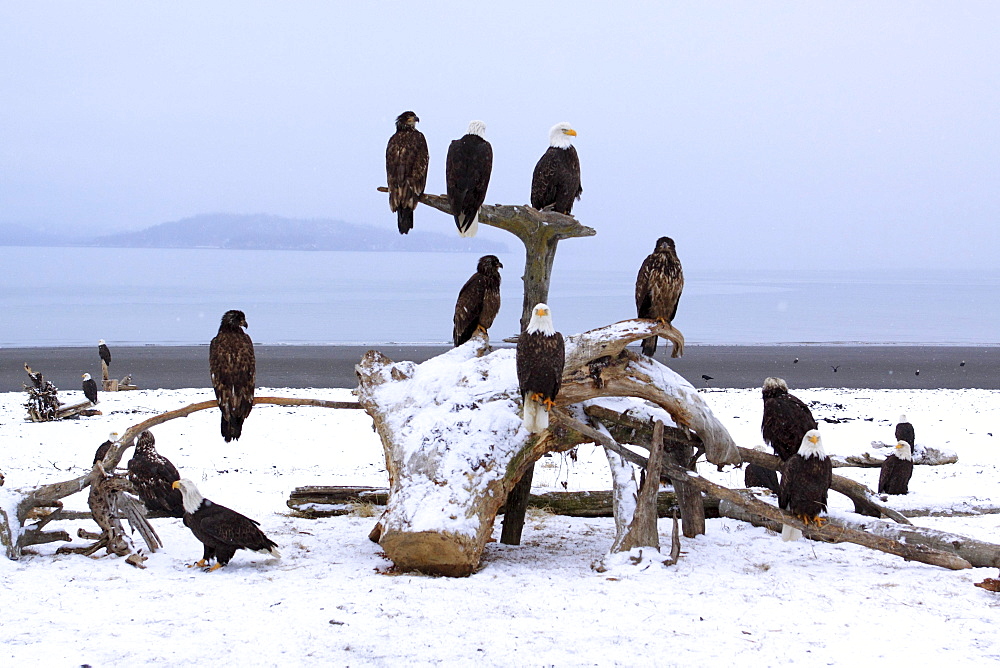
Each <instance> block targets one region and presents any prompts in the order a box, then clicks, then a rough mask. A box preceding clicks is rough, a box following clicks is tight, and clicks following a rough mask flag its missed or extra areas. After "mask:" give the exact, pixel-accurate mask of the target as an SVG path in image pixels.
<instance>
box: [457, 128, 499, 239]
mask: <svg viewBox="0 0 1000 668" xmlns="http://www.w3.org/2000/svg"><path fill="white" fill-rule="evenodd" d="M485 134H486V124H485V123H483V122H482V121H472V122H471V123H469V132H468V133H467V134H466V135H465V136H464V137H462V138H461V139H456V140H455V141H453V142H451V145H449V146H448V158H447V161H446V164H445V183H446V185H447V195H448V204H449V205H450V206H451V211H452V213H453V214H454V216H455V226H456V227H458V234H459V235H460V236H463V237H474V236H476V231H477V230H478V229H479V208H480V207H481V206H482V205H483V202H485V201H486V191H487V189H488V188H489V185H490V175H491V174H492V173H493V147H492V146H491V145H490V143H489V142H488V141H486V138H485Z"/></svg>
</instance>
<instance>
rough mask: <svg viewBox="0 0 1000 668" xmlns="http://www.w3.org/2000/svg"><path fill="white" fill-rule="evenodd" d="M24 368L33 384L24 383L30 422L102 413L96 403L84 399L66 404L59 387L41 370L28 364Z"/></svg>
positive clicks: (25, 404)
mask: <svg viewBox="0 0 1000 668" xmlns="http://www.w3.org/2000/svg"><path fill="white" fill-rule="evenodd" d="M24 370H25V371H26V372H27V373H28V378H30V379H31V385H23V387H24V391H25V392H27V393H28V401H26V402H25V403H24V407H25V408H26V409H27V411H28V417H27V419H28V421H30V422H51V421H52V420H66V419H68V418H74V417H79V416H81V415H101V411H100V410H98V409H96V408H94V407H93V406H94V404H92V403H90V402H89V401H83V402H80V403H78V404H73V405H72V406H65V405H63V403H62V402H61V401H60V400H59V389H58V388H57V387H56V386H55V385H53V384H52V383H51V382H50V381H48V380H45V377H44V376H42V374H41V372H39V371H34V370H33V369H32V368H31V367H30V366H28V365H27V364H25V365H24Z"/></svg>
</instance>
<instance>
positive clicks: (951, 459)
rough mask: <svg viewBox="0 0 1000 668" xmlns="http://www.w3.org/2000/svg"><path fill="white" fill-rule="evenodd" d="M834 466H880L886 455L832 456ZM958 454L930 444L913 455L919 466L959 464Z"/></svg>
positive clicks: (916, 464) (881, 445)
mask: <svg viewBox="0 0 1000 668" xmlns="http://www.w3.org/2000/svg"><path fill="white" fill-rule="evenodd" d="M872 445H873V446H875V447H883V448H889V446H887V445H884V444H882V443H879V444H877V445H876V444H875V443H872ZM832 459H833V466H834V468H839V467H847V466H854V467H858V468H879V467H880V466H882V462H884V461H885V457H879V456H876V455H873V454H871V453H870V452H864V453H861V454H860V455H848V456H847V457H832ZM957 463H958V454H956V453H955V452H954V451H952V450H940V449H938V448H932V447H929V446H923V447H921V448H920V450H919V451H918V452H916V453H914V455H913V465H914V466H918V465H922V466H944V465H947V464H957Z"/></svg>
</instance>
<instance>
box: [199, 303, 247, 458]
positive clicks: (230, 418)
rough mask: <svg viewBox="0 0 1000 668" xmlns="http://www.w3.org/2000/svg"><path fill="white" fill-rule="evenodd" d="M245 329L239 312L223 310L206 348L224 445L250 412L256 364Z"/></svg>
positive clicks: (245, 324)
mask: <svg viewBox="0 0 1000 668" xmlns="http://www.w3.org/2000/svg"><path fill="white" fill-rule="evenodd" d="M246 326H247V319H246V316H245V315H243V311H235V310H233V311H226V314H225V315H223V316H222V323H221V324H220V325H219V333H218V334H216V335H215V338H213V339H212V344H211V345H210V346H209V348H208V363H209V368H210V369H211V372H212V387H213V388H215V398H216V400H218V402H219V410H221V411H222V437H223V438H225V439H226V442H227V443H228V442H229V441H231V440H233V439H238V438H239V437H240V434H242V433H243V421H244V420H245V419H246V418H247V416H248V415H249V414H250V411H251V410H252V409H253V391H254V385H255V383H256V379H257V362H256V359H255V358H254V353H253V341H251V340H250V336H249V335H248V334H247V333H246V332H244V331H243V328H244V327H246Z"/></svg>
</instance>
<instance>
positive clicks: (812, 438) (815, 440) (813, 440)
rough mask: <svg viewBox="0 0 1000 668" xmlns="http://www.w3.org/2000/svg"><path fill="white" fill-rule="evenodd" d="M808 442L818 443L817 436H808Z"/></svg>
mask: <svg viewBox="0 0 1000 668" xmlns="http://www.w3.org/2000/svg"><path fill="white" fill-rule="evenodd" d="M809 442H810V443H812V444H813V445H816V444H817V443H819V436H810V437H809Z"/></svg>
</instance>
